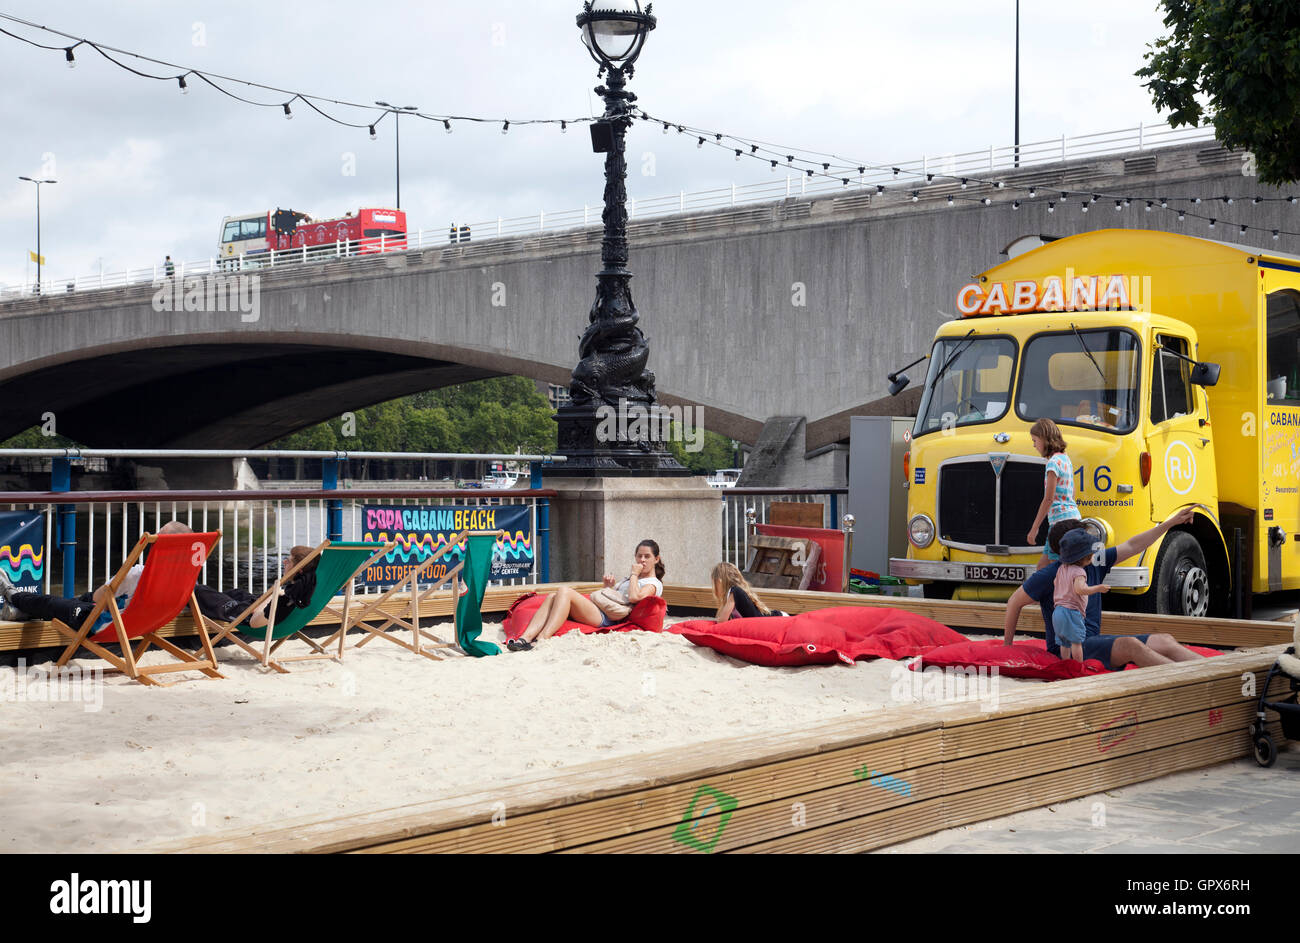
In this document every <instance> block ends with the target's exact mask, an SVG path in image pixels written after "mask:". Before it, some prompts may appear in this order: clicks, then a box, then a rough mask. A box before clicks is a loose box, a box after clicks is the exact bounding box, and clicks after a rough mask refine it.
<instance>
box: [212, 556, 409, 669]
mask: <svg viewBox="0 0 1300 943" xmlns="http://www.w3.org/2000/svg"><path fill="white" fill-rule="evenodd" d="M396 546H397V542H396V541H393V542H391V543H385V544H380V543H369V542H367V543H356V542H338V543H332V542H330V541H328V540H327V541H325V542H324V543H322V544H321V545H320V546H318V547H316V548H315V549H314V550H313V551H312V552H311V553H310V554H308V555H307V556H306V557H304V558H303V559H302V560H301V561H300V562H299V564H298V565H297V566H295V567H293V568H292V569H291V570H289V572H288V573H286V574H285V575H284V577H283V579H281V580H280V581H279V582H278V583H276V585H275V586H273V587H271V589H269V590H267V591H266V593H264V594H263V595H262V597H261V598H260V599H258V600H257V601H255V602H253V603H252V605H250V606H249V607H248V608H247V609H245V610H244V612H243V613H242V614H241V615H240V616H239V618H238V619H236V620H234V621H233V622H227V623H217V624H218V625H219V629H218V634H217V636H216V638H214V639H213V641H214V642H220V641H221V640H222V639H225V638H229V639H230V640H231V641H232V642H234V643H235V644H236V645H238V646H239V647H240V648H242V649H243V650H244V651H246V652H248V653H249V654H250V655H252V656H253V657H254V658H256V659H257V660H258V661H260V662H261V663H262V666H263V667H265V668H272V669H274V670H275V671H278V672H280V673H281V674H288V669H287V668H285V667H284V665H283V664H282V663H283V662H286V661H308V660H311V659H317V658H331V659H334V660H335V661H339V660H341V659H342V657H343V636H342V634H341V633H335V635H337V636H338V639H339V643H338V650H337V651H336V652H334V653H330V652H329V651H327V650H326V648H325V647H324V646H322V645H319V644H317V642H316V640H315V639H313V638H311V637H310V636H308V635H307V634H306V633H305V632H304V631H303V629H305V628H306V627H307V624H308V623H309V622H311V620H312V619H314V618H316V616H318V615H320V613H321V612H322V611H324V610H325V608H326V607H327V606H328V604H329V603H330V601H331V600H332V599H333V598H334V596H335V595H336V594H337V593H338V592H339V591H340V590H343V591H344V593H345V595H344V600H343V609H342V612H341V613H339V615H340V616H341V618H342V620H343V624H346V623H347V619H348V614H349V610H350V609H351V606H352V580H353V578H354V577H356V575H357V574H358V573H360V572H361V571H362V570H363V569H365V567H367V566H368V565H370V564H371V563H373V562H374V561H375V560H377V559H379V558H380V557H382V556H383V555H384V554H386V553H388V552H390V551H391V550H392V549H393V548H394V547H396ZM312 560H317V563H316V589H315V591H314V592H313V593H312V596H311V599H310V600H308V602H307V605H306V606H303V607H302V608H299V609H295V610H293V611H292V612H290V613H288V614H287V615H285V616H283V617H282V618H277V617H276V604H277V602H278V600H279V596H280V593H279V590H280V587H281V586H282V585H284V584H285V583H287V582H288V581H289V580H291V579H293V577H294V576H295V575H297V573H298V571H299V570H301V569H302V568H303V567H305V566H307V565H308V564H309V563H310V562H311V561H312ZM345 587H346V589H345ZM267 599H269V600H270V602H271V608H270V610H269V611H268V612H267V623H266V627H265V628H257V629H255V628H252V627H251V626H247V625H241V624H240V623H242V622H243V620H244V619H245V618H247V617H248V615H249V613H250V612H251V611H252V610H253V609H255V608H259V607H260V606H262V605H263V603H264V602H265V601H266V600H267ZM331 612H338V610H333V609H332V610H331ZM205 621H207V622H209V623H211V622H213V620H210V619H206V618H205ZM236 633H238V634H236ZM240 634H242V635H246V636H251V637H254V638H256V637H259V636H260V637H261V642H262V650H261V651H260V652H259V651H258V650H257V649H256V648H255V647H254V646H252V645H250V644H249V643H248V642H246V641H244V640H243V639H241V638H239V635H240ZM334 637H335V636H334V635H331V636H330V637H329V639H328V640H327V641H326V643H325V644H326V645H329V644H330V642H332V641H333V640H334ZM291 638H297V639H299V640H300V641H303V642H306V643H307V645H308V646H309V647H310V648H311V649H312V652H311V654H308V655H290V656H281V657H280V658H279V659H276V660H274V661H273V660H272V659H271V655H272V654H274V653H275V652H276V650H277V649H279V648H280V646H282V645H283V644H284V643H285V642H287V641H289V639H291Z"/></svg>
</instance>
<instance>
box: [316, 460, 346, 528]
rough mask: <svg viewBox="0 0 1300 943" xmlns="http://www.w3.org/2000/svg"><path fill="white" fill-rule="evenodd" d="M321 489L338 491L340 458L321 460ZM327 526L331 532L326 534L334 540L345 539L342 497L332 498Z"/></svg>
mask: <svg viewBox="0 0 1300 943" xmlns="http://www.w3.org/2000/svg"><path fill="white" fill-rule="evenodd" d="M320 477H321V482H320V486H321V490H322V491H337V490H338V487H339V460H338V459H337V458H327V459H323V460H322V461H321V470H320ZM326 526H327V527H328V528H329V533H328V534H327V535H326V536H327V537H329V539H330V540H332V541H339V540H342V539H343V500H342V499H341V498H331V499H330V503H329V510H328V512H327V517H326Z"/></svg>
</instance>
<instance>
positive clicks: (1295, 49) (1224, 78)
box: [1137, 0, 1300, 185]
mask: <svg viewBox="0 0 1300 943" xmlns="http://www.w3.org/2000/svg"><path fill="white" fill-rule="evenodd" d="M1162 2H1163V5H1164V8H1165V20H1164V24H1165V26H1166V27H1168V28H1169V30H1170V35H1168V36H1165V37H1163V38H1161V39H1157V40H1156V41H1155V43H1154V44H1151V45H1150V46H1148V47H1147V48H1148V50H1149V51H1148V52H1147V54H1146V56H1145V59H1146V62H1147V65H1146V66H1144V67H1143V68H1141V69H1139V70H1138V72H1137V75H1138V77H1139V78H1144V79H1147V80H1148V81H1147V82H1146V83H1145V84H1146V87H1147V88H1148V89H1150V90H1151V97H1152V99H1153V100H1154V102H1155V105H1156V108H1157V109H1158V110H1161V111H1164V110H1168V111H1169V123H1170V124H1172V125H1173V126H1175V127H1179V126H1181V125H1196V124H1201V123H1203V119H1205V118H1208V119H1209V120H1210V121H1211V122H1212V123H1213V125H1214V132H1215V136H1216V137H1217V138H1218V139H1219V141H1220V142H1221V143H1222V144H1223V145H1224V146H1225V147H1229V148H1233V149H1242V150H1246V151H1250V152H1251V153H1253V154H1254V155H1255V165H1256V169H1257V172H1258V174H1259V177H1260V179H1261V180H1262V181H1263V182H1264V183H1268V184H1275V185H1276V184H1283V183H1289V182H1292V181H1295V180H1298V179H1300V3H1296V2H1295V0H1162Z"/></svg>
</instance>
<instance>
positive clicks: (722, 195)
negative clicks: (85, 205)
mask: <svg viewBox="0 0 1300 943" xmlns="http://www.w3.org/2000/svg"><path fill="white" fill-rule="evenodd" d="M1213 140H1214V130H1213V129H1212V128H1171V127H1169V126H1168V125H1166V124H1158V125H1143V124H1139V125H1137V126H1136V127H1130V128H1121V129H1119V130H1116V131H1103V132H1099V133H1095V134H1083V135H1075V136H1073V137H1071V136H1067V135H1064V134H1062V135H1061V136H1060V137H1056V138H1048V139H1044V140H1041V141H1029V142H1026V143H1022V144H1020V145H1013V144H1004V145H998V146H995V145H989V146H988V147H986V148H981V149H979V150H974V151H965V152H962V153H955V154H940V155H925V156H922V157H920V158H914V159H910V160H905V161H895V162H890V163H885V164H872V165H870V166H867V167H866V168H865V172H864V173H862V174H858V173H856V170H857V167H853V168H852V172H849V171H846V175H847V176H848V179H849V181H850V186H849V187H848V188H847V189H849V190H850V191H852V190H860V191H863V192H864V195H865V192H866V191H871V192H874V191H875V187H876V186H877V185H878V184H886V185H887V184H890V183H893V184H908V185H912V186H916V185H918V184H920V185H924V181H925V180H926V175H927V174H935V175H936V177H937V178H942V177H960V176H962V175H963V174H967V175H970V176H980V175H981V174H988V173H990V172H995V171H996V172H1003V171H1007V170H1023V169H1026V168H1030V167H1034V166H1042V165H1045V164H1054V163H1059V162H1061V161H1066V160H1070V159H1073V158H1087V157H1097V156H1103V155H1107V154H1120V153H1128V152H1132V151H1143V150H1148V149H1151V148H1158V147H1167V146H1171V145H1177V144H1187V143H1193V142H1196V141H1207V142H1209V141H1213ZM819 159H820V157H819ZM826 160H827V161H829V162H831V163H832V166H843V165H845V164H846V163H849V162H848V161H846V160H845V159H842V158H835V157H830V156H826ZM894 168H898V171H899V172H898V173H897V174H895V173H894ZM776 171H777V175H775V176H773V177H772V179H770V180H767V181H760V182H757V183H752V184H745V185H736V184H734V183H733V184H732V185H731V186H729V187H716V188H713V189H709V190H701V191H697V192H692V193H687V192H686V191H680V192H678V193H674V194H669V195H665V196H658V197H652V198H649V199H644V200H637V199H634V198H629V200H628V204H627V205H628V214H629V217H630V218H632V219H633V220H635V219H650V218H655V217H662V216H671V215H674V214H679V213H689V212H694V211H707V210H716V209H721V208H724V207H730V206H738V205H742V204H751V203H763V202H770V201H773V200H781V199H788V198H795V197H801V196H808V195H812V194H819V193H829V192H836V193H842V192H844V191H845V189H846V187H845V186H844V185H843V183H842V182H841V180H840V179H827V178H826V177H812V178H810V177H808V176H807V175H806V174H805V173H790V172H789V171H788V169H783V168H780V167H778V168H776ZM937 182H938V183H944V181H942V180H939V181H937ZM948 182H950V181H948ZM600 223H601V207H600V206H599V205H588V206H584V207H582V208H581V209H568V210H561V211H558V212H546V211H539V212H537V213H535V214H533V215H531V216H516V217H510V218H506V217H500V216H498V217H496V218H495V219H489V220H480V221H478V222H472V223H459V224H452V226H451V227H448V228H435V229H421V230H418V231H416V232H414V233H407V235H406V238H405V239H402V240H398V241H395V242H394V241H391V240H388V239H386V238H384V237H381V238H379V239H363V240H360V241H359V242H355V243H349V242H338V243H335V244H334V245H326V246H318V247H310V248H309V247H299V248H293V249H283V250H274V251H268V252H264V253H261V254H258V255H255V256H254V255H246V256H237V257H234V258H226V259H222V258H219V257H217V256H210V257H208V258H206V259H194V260H189V261H182V262H175V263H174V269H173V270H172V271H171V272H169V271H168V270H167V267H166V265H165V264H164V263H158V264H155V265H153V266H151V267H144V268H131V269H124V270H121V271H114V272H105V271H104V270H103V269H101V270H100V271H98V272H93V273H90V274H87V275H73V276H64V277H61V278H46V277H42V279H41V283H40V286H39V287H37V286H35V285H34V284H32V283H23V284H21V285H0V303H4V302H7V301H17V300H22V299H25V298H30V297H33V296H36V295H42V294H43V295H46V296H49V295H62V294H66V293H68V292H82V291H99V290H103V289H117V288H124V287H127V286H130V285H140V284H152V285H160V284H162V283H164V282H165V280H166V279H167V278H169V277H171V276H175V277H178V278H184V277H186V276H207V275H218V274H229V273H238V272H248V271H260V270H262V269H274V268H282V267H284V266H294V265H306V264H312V263H321V262H326V261H331V262H333V261H349V260H353V259H358V258H360V259H372V258H375V256H376V254H377V253H387V252H397V251H421V250H425V249H445V248H447V247H448V246H458V245H464V244H466V243H470V242H473V243H479V242H484V241H488V240H492V239H501V238H507V237H509V238H515V239H517V238H519V237H521V236H530V235H539V234H542V233H557V232H563V231H567V230H575V229H583V228H589V227H594V226H599V225H600Z"/></svg>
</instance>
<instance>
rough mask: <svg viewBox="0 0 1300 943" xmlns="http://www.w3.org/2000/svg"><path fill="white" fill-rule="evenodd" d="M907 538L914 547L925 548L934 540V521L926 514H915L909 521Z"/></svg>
mask: <svg viewBox="0 0 1300 943" xmlns="http://www.w3.org/2000/svg"><path fill="white" fill-rule="evenodd" d="M907 539H908V540H910V541H912V545H913V546H914V547H919V548H921V549H925V548H926V547H928V546H930V544H931V543H933V542H934V521H932V520H930V518H928V517H926V516H925V515H924V514H913V515H912V519H911V520H910V521H908V522H907Z"/></svg>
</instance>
